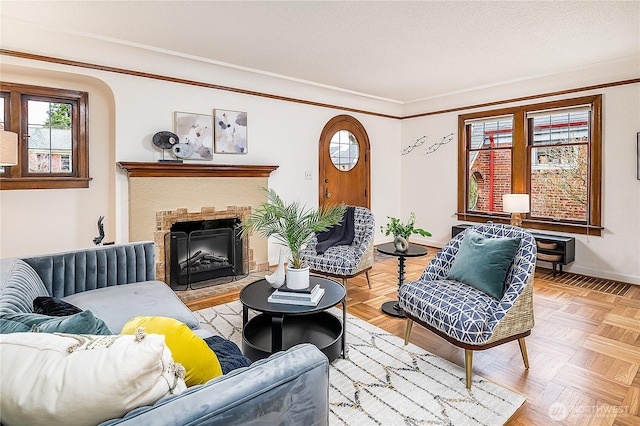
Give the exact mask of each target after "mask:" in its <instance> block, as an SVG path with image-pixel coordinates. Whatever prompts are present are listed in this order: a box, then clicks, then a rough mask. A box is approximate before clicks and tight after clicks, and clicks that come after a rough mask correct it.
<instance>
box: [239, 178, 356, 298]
mask: <svg viewBox="0 0 640 426" xmlns="http://www.w3.org/2000/svg"><path fill="white" fill-rule="evenodd" d="M263 191H264V192H265V193H266V194H267V201H266V202H264V203H262V204H260V206H259V207H258V208H257V209H255V210H254V211H253V212H252V213H251V215H250V216H249V219H248V220H246V221H245V223H244V224H243V232H244V233H250V232H257V233H258V234H259V235H261V236H262V237H264V238H269V237H274V238H275V239H276V240H277V241H278V242H279V243H280V244H283V245H285V246H287V247H288V248H289V251H290V259H289V260H290V262H289V263H288V265H287V278H286V285H287V287H288V288H290V289H304V288H307V287H308V286H309V265H305V264H303V261H302V259H301V257H300V251H301V250H302V249H303V248H304V247H305V245H306V244H307V243H308V242H309V240H310V239H311V237H312V236H313V235H314V234H315V233H316V232H322V231H326V230H327V229H329V228H331V227H332V226H333V225H337V224H339V223H340V222H341V221H342V217H343V215H344V212H345V210H346V206H345V205H344V204H339V205H333V206H329V207H324V208H323V207H320V208H317V209H307V208H306V207H305V206H304V205H301V204H300V203H299V202H298V201H295V202H293V203H285V202H284V201H283V200H282V199H281V198H280V197H279V196H278V194H276V192H275V191H274V190H273V189H265V188H263Z"/></svg>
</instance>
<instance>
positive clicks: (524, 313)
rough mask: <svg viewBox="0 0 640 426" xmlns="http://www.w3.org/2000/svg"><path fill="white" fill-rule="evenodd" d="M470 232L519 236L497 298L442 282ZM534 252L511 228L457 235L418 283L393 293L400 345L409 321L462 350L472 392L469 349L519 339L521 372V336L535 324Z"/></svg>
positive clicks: (526, 237)
mask: <svg viewBox="0 0 640 426" xmlns="http://www.w3.org/2000/svg"><path fill="white" fill-rule="evenodd" d="M469 230H473V231H475V232H476V233H478V234H480V235H482V236H483V237H484V238H501V237H507V238H520V246H519V247H518V248H517V251H516V253H515V256H514V257H513V261H512V262H511V264H510V265H509V267H508V269H507V270H506V278H505V280H504V295H503V296H502V298H501V299H497V298H495V297H492V296H490V295H489V294H487V293H485V292H483V291H481V290H478V289H477V288H475V287H472V286H471V285H467V284H464V283H462V282H460V281H456V280H453V279H449V278H447V277H448V275H449V272H450V270H451V267H452V265H453V264H454V261H455V260H456V256H457V254H458V252H459V250H460V247H461V244H462V242H463V238H464V236H465V235H466V234H467V233H468V232H469ZM536 251H537V250H536V242H535V240H534V238H533V237H532V235H531V234H530V233H529V232H528V231H526V230H525V229H523V228H520V227H515V226H511V225H502V224H485V225H479V226H474V227H471V228H468V229H467V230H466V231H465V232H462V233H460V234H458V235H456V236H455V237H454V238H453V239H452V240H451V241H449V242H448V243H447V244H446V245H445V246H444V247H443V248H442V250H441V251H440V252H438V253H437V254H436V255H435V257H434V258H433V259H432V260H431V262H430V263H429V265H428V266H427V268H426V269H425V271H424V272H423V274H422V276H421V277H420V279H419V280H417V281H412V282H406V283H404V284H403V285H402V286H401V287H400V288H399V289H398V301H399V304H400V307H401V308H402V309H403V310H404V312H405V315H406V317H407V323H406V332H405V344H407V343H408V341H409V337H410V334H411V327H412V324H413V322H417V323H418V324H420V325H422V326H423V327H425V328H427V329H428V330H430V331H432V332H434V333H435V334H437V335H438V336H440V337H442V338H444V339H446V340H447V341H449V342H450V343H452V344H454V345H456V346H458V347H461V348H464V350H465V369H466V381H467V388H468V389H470V388H471V372H472V360H473V351H478V350H485V349H489V348H491V347H494V346H497V345H500V344H503V343H506V342H509V341H512V340H518V342H519V344H520V351H521V353H522V358H523V361H524V365H525V368H526V369H528V368H529V361H528V357H527V349H526V346H525V341H524V338H525V337H526V336H528V335H529V334H531V329H532V328H533V325H534V318H533V273H534V270H535V261H536Z"/></svg>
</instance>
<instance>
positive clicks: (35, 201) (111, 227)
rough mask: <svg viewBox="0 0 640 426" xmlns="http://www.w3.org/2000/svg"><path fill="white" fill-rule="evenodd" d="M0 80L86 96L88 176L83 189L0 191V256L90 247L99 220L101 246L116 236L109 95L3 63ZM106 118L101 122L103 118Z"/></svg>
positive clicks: (59, 75) (85, 79)
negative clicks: (64, 90)
mask: <svg viewBox="0 0 640 426" xmlns="http://www.w3.org/2000/svg"><path fill="white" fill-rule="evenodd" d="M0 79H1V81H6V82H13V83H24V84H31V85H40V86H46V87H55V88H64V89H74V90H81V91H86V92H88V93H89V107H88V108H89V111H90V126H89V151H90V153H91V155H90V158H89V171H90V175H91V177H92V178H93V180H92V181H91V182H90V185H89V188H86V189H46V190H45V189H36V190H11V191H0V257H10V256H25V255H30V254H38V253H49V252H54V251H66V250H73V249H77V248H82V247H90V246H93V238H94V237H96V236H97V235H98V227H97V221H98V218H99V217H100V216H105V219H104V229H105V233H106V236H105V239H104V241H113V239H114V237H115V235H116V221H115V211H116V200H115V191H114V190H115V168H116V167H115V161H114V158H115V157H114V152H113V149H112V148H111V147H110V141H111V140H113V138H114V136H113V135H114V128H113V122H112V120H110V119H109V117H110V116H113V105H114V103H113V94H112V93H111V90H110V89H109V87H108V86H107V85H105V84H104V83H103V82H102V81H100V80H98V79H95V78H93V77H90V76H78V75H69V74H68V73H63V72H58V71H53V70H45V69H41V68H32V67H22V66H13V65H9V64H7V63H6V61H4V60H3V63H2V66H1V67H0ZM105 117H106V119H102V118H105Z"/></svg>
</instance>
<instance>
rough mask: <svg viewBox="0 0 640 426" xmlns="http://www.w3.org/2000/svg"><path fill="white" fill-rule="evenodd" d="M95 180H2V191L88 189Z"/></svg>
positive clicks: (66, 178)
mask: <svg viewBox="0 0 640 426" xmlns="http://www.w3.org/2000/svg"><path fill="white" fill-rule="evenodd" d="M92 179H93V178H71V177H59V178H0V190H2V191H4V190H12V189H18V190H20V189H67V188H88V187H89V181H91V180H92Z"/></svg>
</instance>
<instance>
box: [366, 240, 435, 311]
mask: <svg viewBox="0 0 640 426" xmlns="http://www.w3.org/2000/svg"><path fill="white" fill-rule="evenodd" d="M377 249H378V251H379V252H380V253H382V254H387V255H389V256H396V257H397V258H398V288H400V286H401V285H402V283H403V282H404V262H405V258H407V257H420V256H424V255H426V254H427V249H426V248H424V247H422V246H417V245H414V244H409V248H408V249H407V251H398V250H396V247H395V245H394V244H393V243H385V244H380V245H379V246H378V247H377ZM381 309H382V312H384V313H385V314H388V315H391V316H394V317H398V318H404V312H402V309H401V308H400V305H398V301H397V300H394V301H392V302H385V303H383V304H382V308H381Z"/></svg>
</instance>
